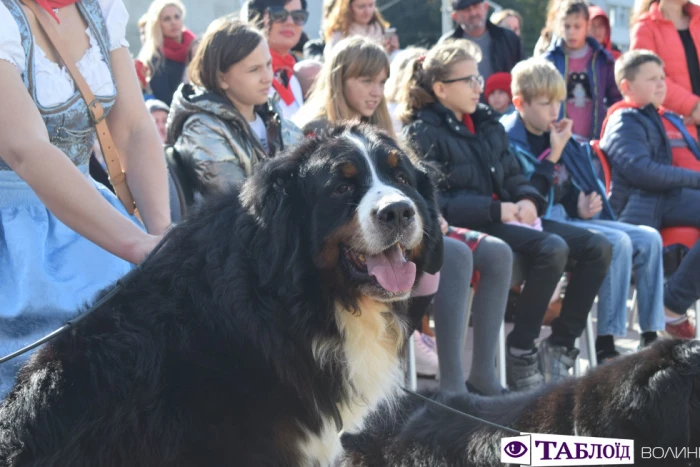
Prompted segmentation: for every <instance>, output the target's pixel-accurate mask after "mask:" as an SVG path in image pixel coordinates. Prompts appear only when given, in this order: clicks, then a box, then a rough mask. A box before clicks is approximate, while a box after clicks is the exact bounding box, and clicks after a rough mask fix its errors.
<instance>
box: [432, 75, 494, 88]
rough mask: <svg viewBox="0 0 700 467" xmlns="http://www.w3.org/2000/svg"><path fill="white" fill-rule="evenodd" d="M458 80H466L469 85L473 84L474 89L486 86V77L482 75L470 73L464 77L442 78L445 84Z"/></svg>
mask: <svg viewBox="0 0 700 467" xmlns="http://www.w3.org/2000/svg"><path fill="white" fill-rule="evenodd" d="M457 81H464V82H465V83H467V84H468V85H469V86H471V87H472V89H483V88H484V77H483V76H481V75H469V76H465V77H464V78H455V79H444V80H442V82H443V83H445V84H447V83H456V82H457Z"/></svg>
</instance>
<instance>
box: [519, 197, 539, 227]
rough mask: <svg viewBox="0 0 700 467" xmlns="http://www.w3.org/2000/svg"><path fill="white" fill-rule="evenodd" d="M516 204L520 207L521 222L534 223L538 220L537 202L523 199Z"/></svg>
mask: <svg viewBox="0 0 700 467" xmlns="http://www.w3.org/2000/svg"><path fill="white" fill-rule="evenodd" d="M516 205H517V206H518V207H519V208H520V210H519V211H518V219H519V220H520V222H522V223H523V224H527V225H534V224H535V221H536V220H537V207H535V203H533V202H532V201H530V200H529V199H521V200H520V201H518V202H517V203H516Z"/></svg>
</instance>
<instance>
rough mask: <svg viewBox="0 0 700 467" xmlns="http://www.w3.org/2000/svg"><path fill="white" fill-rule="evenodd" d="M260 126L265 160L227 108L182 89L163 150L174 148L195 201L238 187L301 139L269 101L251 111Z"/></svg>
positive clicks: (214, 97)
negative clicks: (264, 130)
mask: <svg viewBox="0 0 700 467" xmlns="http://www.w3.org/2000/svg"><path fill="white" fill-rule="evenodd" d="M255 111H256V113H257V114H259V115H260V116H261V117H262V119H263V121H264V122H265V127H266V128H267V140H268V144H269V147H270V154H266V153H265V150H264V149H263V146H262V145H261V144H260V141H259V140H258V138H257V137H256V136H255V134H254V133H253V132H252V130H251V128H250V125H248V122H247V121H246V120H245V118H244V117H243V116H242V115H241V113H240V112H238V110H237V109H236V108H235V107H234V106H233V105H232V104H231V102H230V101H229V100H228V99H226V98H224V97H221V96H219V95H218V94H215V93H213V92H209V91H206V90H205V89H203V88H200V87H196V86H193V85H190V84H183V85H182V86H180V88H179V89H178V90H177V92H176V93H175V95H174V96H173V101H172V105H171V107H170V114H169V115H168V123H167V141H166V143H167V144H171V145H173V146H174V147H175V150H176V151H177V152H178V153H179V154H180V157H181V160H182V161H183V165H184V167H185V169H186V170H188V171H192V172H194V173H193V174H191V175H193V176H192V177H189V178H190V179H192V180H194V181H195V186H194V187H193V188H194V191H195V199H196V200H197V199H200V198H201V197H202V196H204V195H207V194H210V193H213V192H215V191H219V190H221V189H224V188H226V187H228V186H231V185H235V184H239V183H241V182H242V181H243V180H245V179H246V178H248V177H249V176H250V175H251V174H252V173H253V170H254V168H255V166H256V164H258V163H259V162H260V161H261V160H263V159H265V158H267V157H273V156H275V155H276V154H278V153H279V152H281V151H282V150H284V149H286V148H287V147H289V146H293V145H294V144H296V143H298V142H299V141H301V140H302V139H303V138H304V135H303V133H302V132H301V130H299V129H298V128H297V127H296V126H295V125H294V124H293V123H292V122H290V121H288V120H285V119H284V118H282V116H281V113H280V112H279V110H278V108H277V106H276V104H275V102H274V101H272V100H270V101H268V103H267V104H266V105H262V106H258V107H256V108H255Z"/></svg>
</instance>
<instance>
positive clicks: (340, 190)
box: [335, 183, 353, 195]
mask: <svg viewBox="0 0 700 467" xmlns="http://www.w3.org/2000/svg"><path fill="white" fill-rule="evenodd" d="M352 189H353V187H352V185H350V184H348V183H343V184H341V185H338V186H337V187H335V194H337V195H342V194H345V193H348V192H350V191H352Z"/></svg>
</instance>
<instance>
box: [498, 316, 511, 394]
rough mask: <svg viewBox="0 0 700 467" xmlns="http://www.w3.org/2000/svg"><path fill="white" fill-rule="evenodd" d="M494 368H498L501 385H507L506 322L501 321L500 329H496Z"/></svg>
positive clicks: (505, 386)
mask: <svg viewBox="0 0 700 467" xmlns="http://www.w3.org/2000/svg"><path fill="white" fill-rule="evenodd" d="M496 359H497V360H496V368H497V369H498V379H499V380H500V381H501V386H503V387H504V388H507V387H508V382H507V379H506V323H505V322H503V323H501V329H500V331H498V352H497V353H496Z"/></svg>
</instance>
